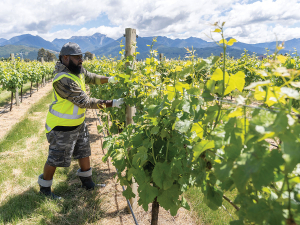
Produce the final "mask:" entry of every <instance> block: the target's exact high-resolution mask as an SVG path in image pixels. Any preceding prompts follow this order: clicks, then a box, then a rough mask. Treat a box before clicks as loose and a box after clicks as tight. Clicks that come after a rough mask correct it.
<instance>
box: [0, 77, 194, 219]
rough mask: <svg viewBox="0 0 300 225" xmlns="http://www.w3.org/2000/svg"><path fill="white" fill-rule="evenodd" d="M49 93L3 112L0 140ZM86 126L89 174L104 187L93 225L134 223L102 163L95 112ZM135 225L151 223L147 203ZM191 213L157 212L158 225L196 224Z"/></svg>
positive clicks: (112, 172)
mask: <svg viewBox="0 0 300 225" xmlns="http://www.w3.org/2000/svg"><path fill="white" fill-rule="evenodd" d="M51 90H52V84H51V82H50V83H47V84H46V86H45V87H41V88H39V91H38V92H37V91H36V90H35V92H34V93H33V95H32V97H29V93H27V94H25V96H24V97H23V102H22V103H21V105H20V106H15V105H14V106H13V109H12V111H9V108H8V110H5V111H4V112H2V113H1V114H0V128H1V129H0V140H1V139H2V138H4V137H5V134H6V133H7V132H8V131H9V130H10V129H11V128H12V127H13V126H14V125H15V124H16V123H17V122H18V121H20V120H21V119H22V118H23V116H24V115H25V114H26V112H27V111H28V110H29V108H30V107H31V106H32V105H34V104H35V103H37V102H38V101H39V100H40V99H41V98H42V97H43V96H45V95H46V94H47V93H49V92H50V91H51ZM5 107H8V106H4V107H1V108H0V112H1V111H3V110H4V108H5ZM86 123H87V126H88V129H89V133H90V141H91V148H92V157H91V165H92V167H93V171H94V172H95V173H96V174H97V175H99V176H100V178H99V179H100V182H101V183H103V184H106V186H105V187H103V188H100V189H99V194H100V195H101V197H102V198H103V206H102V208H103V210H104V211H105V214H104V216H103V218H102V219H100V220H99V221H98V222H97V224H109V225H110V224H114V225H118V224H122V225H127V224H128V225H129V224H135V222H134V220H133V217H132V215H131V214H130V213H128V209H127V201H126V199H125V197H124V196H123V195H122V191H123V190H122V187H121V185H120V184H119V183H118V182H117V178H114V175H115V174H116V169H115V167H114V166H113V165H112V163H111V161H110V160H108V162H107V163H103V162H102V157H103V156H104V155H105V152H106V151H105V150H104V149H102V143H103V133H102V134H99V133H98V131H97V125H99V121H98V118H97V115H96V111H95V110H91V109H89V110H87V115H86ZM134 214H135V217H136V219H137V222H138V224H140V225H146V224H151V204H149V210H148V212H145V211H144V210H143V208H142V207H141V206H138V208H137V209H136V210H135V211H134ZM195 221H196V219H195V217H194V216H193V213H192V212H190V211H187V210H185V209H183V208H181V209H180V210H179V211H178V213H177V215H176V216H174V217H172V216H171V215H170V213H169V212H168V211H166V210H164V209H163V208H161V207H160V209H159V224H163V225H168V224H170V225H171V224H172V225H173V224H187V225H188V224H197V223H196V222H195Z"/></svg>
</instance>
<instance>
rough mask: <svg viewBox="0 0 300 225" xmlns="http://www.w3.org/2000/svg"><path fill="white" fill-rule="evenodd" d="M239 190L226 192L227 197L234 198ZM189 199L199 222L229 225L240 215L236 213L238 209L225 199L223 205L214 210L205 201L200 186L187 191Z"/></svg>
mask: <svg viewBox="0 0 300 225" xmlns="http://www.w3.org/2000/svg"><path fill="white" fill-rule="evenodd" d="M236 194H237V192H236V190H233V191H231V192H226V194H225V195H226V197H228V198H229V199H230V200H234V198H235V196H236ZM185 197H186V198H187V199H188V201H189V203H190V206H191V210H192V211H193V213H194V214H196V215H195V216H196V218H198V220H197V224H207V225H208V224H211V225H215V224H216V225H227V224H230V221H233V220H237V219H238V216H237V215H235V212H236V209H235V208H234V207H233V206H231V205H230V203H228V202H227V201H226V200H224V199H223V203H222V204H223V206H222V207H220V208H219V209H218V210H216V211H214V210H212V209H210V208H209V207H208V206H207V205H206V203H205V202H204V194H203V193H202V192H201V190H200V189H198V188H191V189H190V190H188V191H187V192H186V193H185Z"/></svg>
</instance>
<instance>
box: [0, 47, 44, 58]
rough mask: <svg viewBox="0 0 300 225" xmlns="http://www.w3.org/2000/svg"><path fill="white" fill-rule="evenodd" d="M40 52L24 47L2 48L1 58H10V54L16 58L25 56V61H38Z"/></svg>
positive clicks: (0, 48)
mask: <svg viewBox="0 0 300 225" xmlns="http://www.w3.org/2000/svg"><path fill="white" fill-rule="evenodd" d="M38 50H39V49H38V48H33V47H28V46H22V45H5V46H0V58H8V57H10V53H14V54H15V57H22V55H23V58H24V59H30V60H36V58H37V53H38ZM20 53H22V54H20Z"/></svg>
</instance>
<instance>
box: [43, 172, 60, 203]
mask: <svg viewBox="0 0 300 225" xmlns="http://www.w3.org/2000/svg"><path fill="white" fill-rule="evenodd" d="M52 182H53V180H44V179H43V174H41V175H39V177H38V184H39V185H40V194H41V195H45V196H46V197H49V198H52V199H57V200H60V199H62V198H61V197H59V196H57V195H55V194H53V193H52V192H51V185H52Z"/></svg>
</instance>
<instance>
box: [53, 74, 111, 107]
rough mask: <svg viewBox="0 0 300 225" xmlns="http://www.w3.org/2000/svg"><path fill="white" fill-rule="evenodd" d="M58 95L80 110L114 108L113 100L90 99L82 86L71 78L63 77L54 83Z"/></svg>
mask: <svg viewBox="0 0 300 225" xmlns="http://www.w3.org/2000/svg"><path fill="white" fill-rule="evenodd" d="M53 87H54V89H55V91H56V93H57V94H58V95H59V96H60V97H61V98H63V99H67V100H69V101H70V102H72V103H73V104H75V105H77V106H78V107H80V108H87V109H98V108H103V107H104V106H105V107H112V100H100V99H96V98H90V97H89V96H88V95H87V94H86V93H85V92H84V91H83V90H82V89H81V88H80V86H79V85H78V84H77V83H76V82H75V81H73V80H72V79H70V78H67V77H63V78H62V79H60V80H58V81H56V82H54V83H53Z"/></svg>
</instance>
